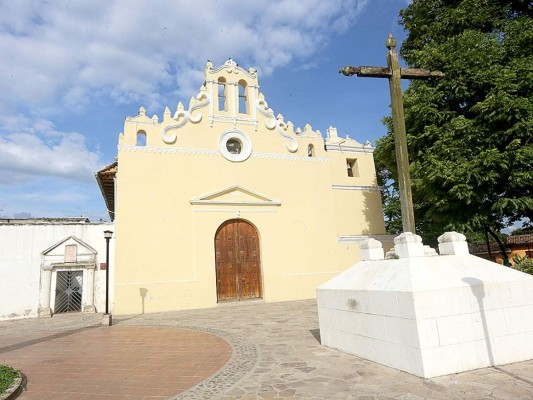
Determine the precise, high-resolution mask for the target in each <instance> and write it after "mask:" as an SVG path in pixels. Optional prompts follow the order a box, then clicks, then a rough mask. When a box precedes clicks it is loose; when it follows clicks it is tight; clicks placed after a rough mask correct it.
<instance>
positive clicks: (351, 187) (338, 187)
mask: <svg viewBox="0 0 533 400" xmlns="http://www.w3.org/2000/svg"><path fill="white" fill-rule="evenodd" d="M331 188H332V189H336V190H362V191H367V192H368V191H381V190H383V186H364V185H331Z"/></svg>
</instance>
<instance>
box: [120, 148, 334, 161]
mask: <svg viewBox="0 0 533 400" xmlns="http://www.w3.org/2000/svg"><path fill="white" fill-rule="evenodd" d="M118 151H119V152H120V151H126V152H132V153H154V154H178V155H190V156H196V155H198V156H220V157H222V154H220V151H219V150H218V149H212V150H211V149H179V148H175V147H171V148H166V147H152V146H128V145H122V144H121V145H118ZM250 158H266V159H271V160H290V161H305V162H328V161H330V160H329V158H327V157H306V156H295V155H290V154H276V153H252V155H251V156H250Z"/></svg>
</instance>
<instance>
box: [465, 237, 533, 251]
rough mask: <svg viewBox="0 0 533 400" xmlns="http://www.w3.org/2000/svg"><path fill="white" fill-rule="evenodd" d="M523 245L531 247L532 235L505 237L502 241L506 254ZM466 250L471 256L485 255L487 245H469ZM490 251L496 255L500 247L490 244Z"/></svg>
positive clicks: (532, 242) (496, 244)
mask: <svg viewBox="0 0 533 400" xmlns="http://www.w3.org/2000/svg"><path fill="white" fill-rule="evenodd" d="M523 244H526V245H527V244H531V245H533V234H528V235H516V236H507V237H506V238H505V240H503V245H504V247H505V250H506V251H507V252H509V251H511V249H512V247H513V246H519V245H523ZM468 249H469V251H470V253H472V254H486V253H487V245H486V244H485V243H469V244H468ZM490 251H491V252H492V253H498V252H499V251H500V246H498V243H494V242H493V243H490Z"/></svg>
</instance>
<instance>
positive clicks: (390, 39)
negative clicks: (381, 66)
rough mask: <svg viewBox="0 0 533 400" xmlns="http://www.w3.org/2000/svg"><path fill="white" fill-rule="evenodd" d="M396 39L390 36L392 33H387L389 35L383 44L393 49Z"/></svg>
mask: <svg viewBox="0 0 533 400" xmlns="http://www.w3.org/2000/svg"><path fill="white" fill-rule="evenodd" d="M396 44H397V42H396V39H394V36H392V33H389V37H388V38H387V41H386V42H385V46H387V49H389V50H390V49H394V48H396Z"/></svg>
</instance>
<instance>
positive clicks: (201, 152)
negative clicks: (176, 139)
mask: <svg viewBox="0 0 533 400" xmlns="http://www.w3.org/2000/svg"><path fill="white" fill-rule="evenodd" d="M118 150H119V151H128V152H132V153H155V154H184V155H193V156H219V155H220V152H219V151H218V150H210V149H177V148H175V147H149V146H126V145H118Z"/></svg>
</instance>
